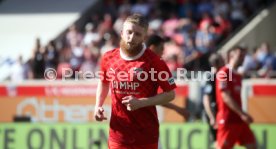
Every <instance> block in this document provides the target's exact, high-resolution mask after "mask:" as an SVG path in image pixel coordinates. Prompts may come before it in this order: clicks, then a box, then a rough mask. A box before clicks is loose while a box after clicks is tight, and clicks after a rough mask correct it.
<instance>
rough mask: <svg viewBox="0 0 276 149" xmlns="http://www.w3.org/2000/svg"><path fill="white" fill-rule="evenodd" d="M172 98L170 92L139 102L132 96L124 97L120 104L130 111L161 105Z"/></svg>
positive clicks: (172, 92) (172, 94) (172, 93)
mask: <svg viewBox="0 0 276 149" xmlns="http://www.w3.org/2000/svg"><path fill="white" fill-rule="evenodd" d="M174 98H175V92H174V90H172V91H169V92H163V93H161V94H158V95H156V96H153V97H149V98H140V99H139V100H138V99H137V98H135V97H133V96H126V97H124V98H123V101H122V103H123V104H125V105H126V106H127V108H128V110H130V111H132V110H136V109H139V108H143V107H147V106H155V105H163V104H166V103H168V102H170V101H172V100H173V99H174Z"/></svg>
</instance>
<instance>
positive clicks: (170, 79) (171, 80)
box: [168, 77, 175, 85]
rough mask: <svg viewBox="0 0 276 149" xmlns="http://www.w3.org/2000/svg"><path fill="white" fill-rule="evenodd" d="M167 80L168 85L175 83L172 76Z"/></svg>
mask: <svg viewBox="0 0 276 149" xmlns="http://www.w3.org/2000/svg"><path fill="white" fill-rule="evenodd" d="M168 82H169V84H170V85H173V84H175V82H174V79H173V77H171V78H169V79H168Z"/></svg>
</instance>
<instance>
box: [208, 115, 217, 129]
mask: <svg viewBox="0 0 276 149" xmlns="http://www.w3.org/2000/svg"><path fill="white" fill-rule="evenodd" d="M210 125H211V126H212V127H213V128H214V129H217V128H218V125H217V123H216V120H215V119H214V118H210Z"/></svg>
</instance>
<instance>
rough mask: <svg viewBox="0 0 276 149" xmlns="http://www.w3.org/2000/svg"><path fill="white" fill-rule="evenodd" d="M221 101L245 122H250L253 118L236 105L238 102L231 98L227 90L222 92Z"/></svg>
mask: <svg viewBox="0 0 276 149" xmlns="http://www.w3.org/2000/svg"><path fill="white" fill-rule="evenodd" d="M222 98H223V102H224V103H225V104H226V105H227V106H228V107H229V108H230V109H231V110H233V111H234V112H235V113H237V114H238V115H239V116H240V117H241V119H242V120H243V121H245V122H247V123H252V122H253V119H252V118H251V117H250V116H249V115H248V114H247V113H245V112H244V111H242V109H241V108H240V107H239V106H238V104H237V103H236V102H235V101H234V100H233V99H232V97H231V95H230V93H229V92H228V91H223V92H222Z"/></svg>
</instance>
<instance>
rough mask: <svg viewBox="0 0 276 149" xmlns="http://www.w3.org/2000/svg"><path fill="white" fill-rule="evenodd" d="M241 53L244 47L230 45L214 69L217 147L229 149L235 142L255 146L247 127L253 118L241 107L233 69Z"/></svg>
mask: <svg viewBox="0 0 276 149" xmlns="http://www.w3.org/2000/svg"><path fill="white" fill-rule="evenodd" d="M244 56H245V49H243V48H241V47H235V48H233V49H231V50H230V51H229V52H228V59H229V61H228V64H227V65H226V66H224V67H222V68H221V69H220V70H219V72H218V73H217V77H216V96H217V105H218V113H217V116H216V121H217V124H218V130H217V149H232V148H233V146H234V145H235V143H238V144H240V145H242V146H245V147H246V148H247V149H256V148H257V145H256V140H255V137H254V134H253V132H252V131H251V130H250V128H249V124H250V123H252V122H253V119H252V118H251V116H250V115H249V114H247V113H246V112H244V111H243V110H242V101H241V82H242V77H241V75H240V74H238V73H237V68H238V67H239V66H240V65H241V64H242V62H243V59H244Z"/></svg>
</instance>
